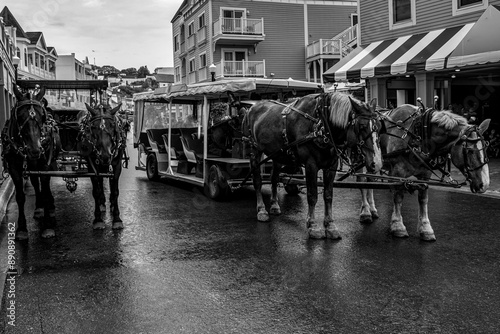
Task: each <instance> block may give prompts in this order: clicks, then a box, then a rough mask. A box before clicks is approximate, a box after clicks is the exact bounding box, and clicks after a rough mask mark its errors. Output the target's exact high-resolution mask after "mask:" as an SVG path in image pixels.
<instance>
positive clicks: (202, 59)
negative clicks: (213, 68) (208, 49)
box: [200, 53, 207, 68]
mask: <svg viewBox="0 0 500 334" xmlns="http://www.w3.org/2000/svg"><path fill="white" fill-rule="evenodd" d="M206 66H207V54H206V53H203V54H201V55H200V68H203V67H206Z"/></svg>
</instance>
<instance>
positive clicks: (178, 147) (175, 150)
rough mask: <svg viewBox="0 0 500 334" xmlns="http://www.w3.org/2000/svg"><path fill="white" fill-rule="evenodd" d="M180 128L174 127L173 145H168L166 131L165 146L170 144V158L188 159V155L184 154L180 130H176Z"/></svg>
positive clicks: (164, 135)
mask: <svg viewBox="0 0 500 334" xmlns="http://www.w3.org/2000/svg"><path fill="white" fill-rule="evenodd" d="M176 130H178V129H172V138H171V140H172V142H171V145H168V133H164V134H163V135H162V137H163V143H164V144H165V147H169V146H170V154H171V155H170V158H171V159H174V160H186V155H185V154H184V148H183V147H182V142H181V133H180V131H176Z"/></svg>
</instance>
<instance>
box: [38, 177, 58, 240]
mask: <svg viewBox="0 0 500 334" xmlns="http://www.w3.org/2000/svg"><path fill="white" fill-rule="evenodd" d="M40 183H41V187H42V188H41V195H42V197H43V207H44V219H43V220H42V224H41V228H42V238H44V239H47V238H52V237H54V236H55V235H56V232H55V225H56V215H55V206H54V196H52V192H51V191H50V177H48V176H42V177H40Z"/></svg>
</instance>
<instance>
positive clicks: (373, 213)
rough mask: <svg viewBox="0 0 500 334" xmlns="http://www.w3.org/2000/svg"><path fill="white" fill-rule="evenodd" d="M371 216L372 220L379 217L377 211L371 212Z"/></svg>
mask: <svg viewBox="0 0 500 334" xmlns="http://www.w3.org/2000/svg"><path fill="white" fill-rule="evenodd" d="M371 214H372V218H373V219H378V217H379V215H378V212H377V211H371Z"/></svg>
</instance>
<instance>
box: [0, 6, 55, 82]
mask: <svg viewBox="0 0 500 334" xmlns="http://www.w3.org/2000/svg"><path fill="white" fill-rule="evenodd" d="M0 17H2V18H3V21H4V24H5V26H7V27H9V28H10V29H11V31H12V33H13V35H12V37H14V40H15V42H14V47H15V50H16V55H17V57H18V58H20V59H21V61H20V62H19V65H18V78H19V79H21V80H23V79H30V80H55V79H56V69H55V63H56V60H57V57H58V56H57V52H56V50H55V48H53V47H49V46H47V45H46V43H45V38H44V36H43V33H42V32H25V31H24V30H23V28H22V27H21V26H20V25H19V23H18V22H17V20H16V18H15V17H14V15H12V13H11V12H10V10H9V8H8V7H7V6H5V7H4V8H3V9H2V11H1V12H0Z"/></svg>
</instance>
